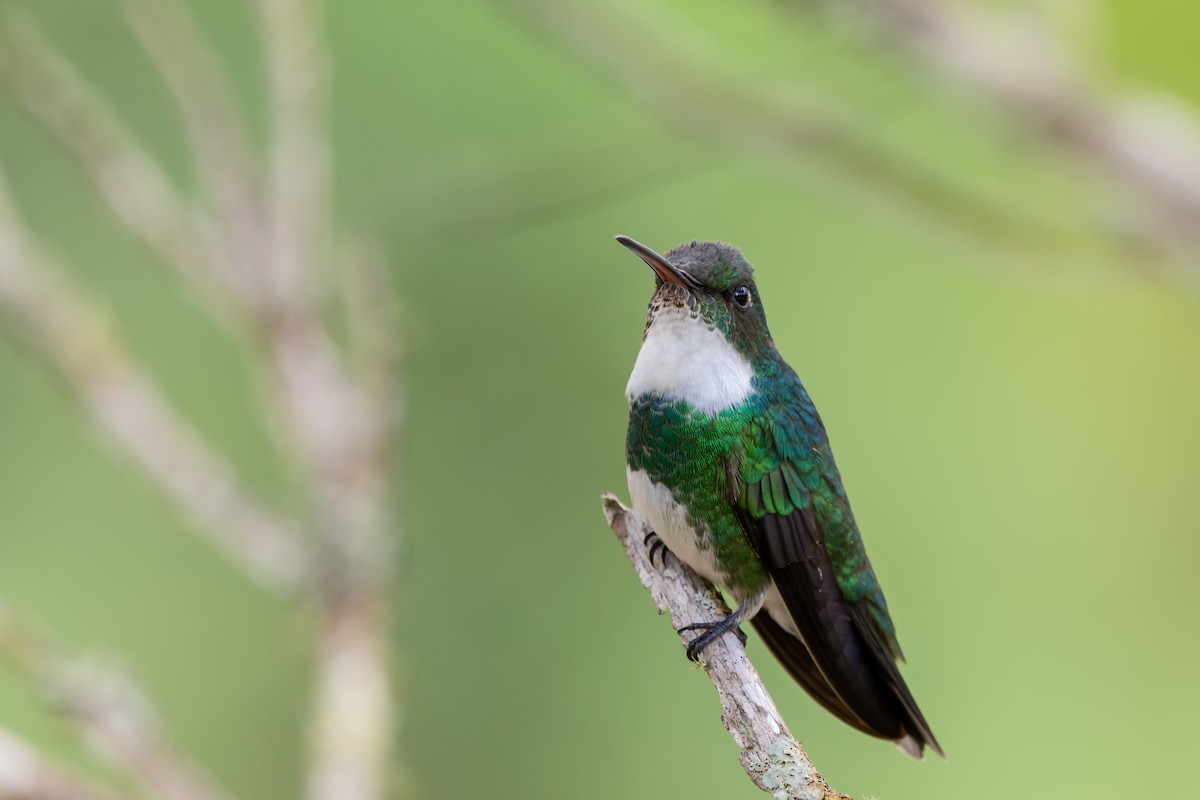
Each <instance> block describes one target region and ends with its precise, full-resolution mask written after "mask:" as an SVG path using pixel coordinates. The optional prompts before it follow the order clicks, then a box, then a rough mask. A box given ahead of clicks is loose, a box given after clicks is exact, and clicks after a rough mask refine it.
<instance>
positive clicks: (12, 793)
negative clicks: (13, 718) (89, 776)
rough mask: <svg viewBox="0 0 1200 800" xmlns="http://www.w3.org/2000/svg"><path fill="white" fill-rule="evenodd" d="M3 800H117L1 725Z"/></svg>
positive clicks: (0, 792)
mask: <svg viewBox="0 0 1200 800" xmlns="http://www.w3.org/2000/svg"><path fill="white" fill-rule="evenodd" d="M0 800H115V799H114V798H113V796H112V795H110V794H107V793H104V792H101V791H100V790H99V789H96V788H93V787H92V786H89V785H88V784H87V783H85V782H84V781H82V780H81V779H80V778H79V777H77V776H75V775H73V774H71V773H70V772H68V771H67V770H66V769H65V768H63V767H61V766H59V765H58V764H55V763H53V762H51V761H50V760H49V759H47V758H46V757H45V756H44V755H42V754H41V753H39V752H38V751H37V749H36V748H34V747H33V746H32V745H31V744H29V743H28V742H26V741H24V740H22V739H20V738H19V737H17V736H16V735H14V734H13V733H12V732H11V731H8V730H5V729H3V728H0Z"/></svg>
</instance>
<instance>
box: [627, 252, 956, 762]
mask: <svg viewBox="0 0 1200 800" xmlns="http://www.w3.org/2000/svg"><path fill="white" fill-rule="evenodd" d="M616 239H617V241H618V242H620V243H621V244H622V245H624V246H625V247H627V248H629V249H630V250H632V251H633V252H634V253H636V254H637V255H638V256H639V257H640V258H641V259H642V261H644V262H646V264H647V265H648V266H649V267H650V269H652V270H653V271H654V276H655V292H654V295H653V297H652V298H651V300H650V305H649V312H648V314H647V317H646V327H645V329H644V331H643V333H642V344H641V349H640V350H639V351H638V356H637V361H636V362H635V363H634V366H633V372H632V373H631V374H630V376H629V383H628V385H627V386H626V388H625V394H626V396H627V398H628V400H629V429H628V434H627V437H626V443H625V454H626V472H627V476H628V481H629V494H630V497H631V499H632V502H633V508H634V510H636V511H637V512H638V513H640V514H641V515H642V516H643V517H645V519H646V520H647V521H648V522H649V523H650V525H651V528H652V529H653V531H654V534H652V535H651V536H649V537H647V544H649V545H650V547H651V556H652V557H653V555H654V550H655V548H656V546H657V547H662V546H665V547H666V548H667V549H669V551H670V552H671V553H672V554H673V555H674V556H675V557H676V558H678V559H679V560H681V561H682V562H683V563H685V564H687V565H688V566H689V567H691V568H692V569H693V570H694V571H695V572H697V573H699V574H700V575H702V576H704V577H705V578H707V579H708V580H710V581H712V582H713V583H715V584H716V585H717V586H719V587H721V588H722V589H723V590H724V591H725V592H726V593H727V594H728V595H729V596H730V597H731V598H732V599H733V600H734V601H736V603H737V608H736V609H735V610H734V611H733V612H732V613H731V614H730V615H729V616H728V617H727V618H725V619H722V620H717V621H715V622H707V623H700V624H697V625H691V626H687V627H686V628H685V629H684V630H694V631H698V632H699V634H698V635H697V636H696V637H695V638H694V639H692V640H691V642H690V643H689V644H688V646H687V656H688V658H690V659H692V660H693V661H697V660H699V658H700V656H701V654H702V652H703V650H704V648H705V647H707V646H708V645H709V644H711V643H712V642H714V641H716V640H717V639H719V638H720V637H721V636H723V635H725V634H727V633H734V634H736V635H738V636H739V638H741V639H742V641H743V642H744V641H745V635H744V634H743V633H742V632H741V629H740V627H739V626H740V625H741V624H742V623H744V622H750V623H751V624H752V625H753V626H754V628H755V630H756V631H757V632H758V635H759V636H761V637H762V639H763V641H764V642H765V643H766V645H767V647H768V648H769V649H770V650H771V652H772V653H773V654H774V655H775V657H776V658H777V659H779V661H780V663H781V664H782V665H783V666H784V668H785V669H786V670H787V671H788V672H789V673H790V674H791V676H792V677H793V678H794V679H795V680H796V681H797V682H798V683H799V684H800V685H801V686H802V687H803V688H804V689H805V690H806V691H807V692H808V693H809V694H810V695H811V696H812V697H813V699H814V700H816V701H817V702H818V703H819V704H820V705H822V706H823V707H824V708H826V709H827V710H828V711H830V712H831V713H833V714H834V715H835V716H836V717H838V718H839V719H841V720H842V721H844V722H846V723H847V724H849V725H851V726H853V727H854V728H857V729H858V730H860V731H862V732H864V733H867V734H870V735H872V736H877V737H879V738H881V739H890V740H892V741H893V742H895V743H896V745H897V746H898V747H899V748H900V749H901V750H902V751H904V752H905V753H907V754H908V755H910V756H912V757H913V758H915V759H918V760H919V759H921V758H922V757H923V755H924V750H925V748H926V747H928V748H930V749H931V750H932V751H934V752H936V753H937V754H938V755H943V757H944V754H943V752H942V748H941V746H940V745H939V744H938V742H937V739H936V738H934V735H933V731H931V730H930V728H929V724H928V723H927V722H926V721H925V717H924V715H922V713H921V710H920V708H918V707H917V703H916V701H915V700H914V699H913V696H912V693H911V692H910V691H909V689H908V686H907V685H906V684H905V683H904V678H902V677H901V675H900V671H899V669H898V667H897V662H902V661H903V660H904V655H903V652H902V651H901V649H900V643H899V641H898V640H897V638H896V629H895V626H894V625H893V623H892V619H891V616H890V615H889V613H888V607H887V602H886V601H885V600H884V597H883V591H882V589H881V588H880V586H879V581H878V579H877V578H876V577H875V571H874V570H873V569H872V568H871V562H870V561H869V560H868V559H867V553H866V550H865V549H864V547H863V542H862V537H861V536H860V535H859V531H858V526H857V524H856V523H855V521H854V514H853V513H851V511H850V502H849V500H848V499H847V497H846V489H845V487H844V486H843V484H842V478H841V476H840V474H839V473H838V468H837V465H836V464H835V463H834V460H833V452H832V450H831V449H830V446H829V437H828V435H827V434H826V432H825V425H824V423H823V422H822V421H821V417H820V415H819V414H817V409H816V407H815V406H814V405H813V401H812V399H811V398H810V397H809V395H808V392H807V391H806V390H805V388H804V385H803V384H802V383H801V382H800V379H799V377H797V375H796V373H795V372H794V371H793V370H792V368H791V367H790V366H788V364H787V362H786V361H784V360H783V356H781V355H780V354H779V351H778V350H777V349H776V348H775V343H774V341H773V340H772V338H771V334H770V331H769V330H768V329H767V318H766V314H765V312H764V310H763V301H762V296H761V295H760V294H759V291H758V287H757V286H756V285H755V282H754V270H753V268H752V267H751V266H750V264H749V263H748V262H747V261H746V259H745V258H744V257H743V256H742V253H741V251H739V250H738V249H737V248H735V247H731V246H730V245H727V244H722V243H719V242H695V241H694V242H691V243H690V244H683V245H680V246H679V247H676V248H675V249H674V250H671V251H669V252H668V253H667V254H666V255H665V256H662V255H659V254H658V253H656V252H655V251H653V250H651V249H650V248H649V247H646V246H645V245H643V244H641V243H639V242H637V241H635V240H633V239H631V238H629V237H627V236H617V237H616ZM664 558H665V556H664Z"/></svg>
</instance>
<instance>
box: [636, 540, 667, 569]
mask: <svg viewBox="0 0 1200 800" xmlns="http://www.w3.org/2000/svg"><path fill="white" fill-rule="evenodd" d="M642 544H644V545H645V546H646V547H648V548H650V566H654V555H655V553H657V554H658V561H659V565H660V568H662V569H666V567H667V554H668V553H670V552H671V551H670V550H668V549H667V544H666V542H664V541H663V540H662V539H660V538H658V534H657V533H655V532H654V531H650V532H649V533H647V534H646V538H644V539H643V540H642Z"/></svg>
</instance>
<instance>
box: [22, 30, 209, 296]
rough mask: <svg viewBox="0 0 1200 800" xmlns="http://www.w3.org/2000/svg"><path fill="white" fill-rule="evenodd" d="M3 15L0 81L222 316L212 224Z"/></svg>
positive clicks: (46, 49) (32, 33)
mask: <svg viewBox="0 0 1200 800" xmlns="http://www.w3.org/2000/svg"><path fill="white" fill-rule="evenodd" d="M3 13H4V18H3V24H0V81H2V82H3V84H4V85H5V86H6V87H7V88H8V90H9V91H10V92H11V93H12V95H13V96H14V97H15V98H16V99H17V100H18V101H19V102H20V103H21V105H22V106H23V107H24V108H25V109H26V111H28V113H29V114H30V115H31V116H33V117H34V118H35V119H36V120H37V121H38V122H39V123H41V125H42V127H43V128H44V129H45V130H46V132H47V133H49V134H50V135H51V136H52V137H53V138H54V139H55V140H56V141H57V142H58V143H59V144H60V145H61V146H62V147H63V148H64V149H65V150H66V151H67V152H68V153H69V154H70V155H71V156H72V157H74V158H75V160H76V162H77V163H78V164H79V168H80V169H81V171H82V172H83V174H84V175H85V176H86V177H87V178H88V180H90V181H91V183H92V185H93V186H94V187H95V189H96V191H97V192H98V193H99V195H100V197H101V198H102V199H103V200H104V202H105V203H107V205H108V207H109V208H110V209H111V210H112V212H113V214H114V215H115V216H116V218H117V219H118V220H120V222H121V224H122V225H123V226H124V227H125V228H126V229H127V230H128V231H130V232H131V233H132V234H133V235H134V236H136V237H137V238H139V239H140V240H141V241H142V242H143V243H145V244H146V245H147V246H148V247H149V248H150V249H151V250H152V251H153V252H154V253H155V254H156V255H157V256H158V257H159V258H160V259H161V260H162V261H163V262H164V264H166V265H168V266H171V267H173V268H174V269H175V270H176V271H177V272H178V273H179V274H181V275H182V276H183V277H184V278H185V279H186V281H187V283H188V285H190V286H191V287H192V288H193V289H195V290H197V291H199V292H200V294H201V295H202V296H203V297H205V298H206V299H208V300H209V301H210V303H211V305H212V308H213V310H214V311H216V312H219V313H222V314H223V313H224V312H225V311H226V310H227V303H226V299H227V298H226V297H225V295H226V293H227V290H228V288H229V287H230V285H231V283H232V275H231V273H230V272H229V271H228V269H227V266H228V265H227V264H226V261H225V259H224V257H223V256H224V253H223V251H222V250H221V249H220V247H219V240H218V239H217V238H216V237H215V235H214V233H213V227H212V224H211V221H210V220H209V219H207V218H206V217H205V216H204V215H203V214H201V213H200V212H198V211H197V210H196V209H194V208H192V207H191V205H190V204H189V203H188V201H187V200H186V199H185V197H184V196H183V195H182V194H181V193H180V192H179V190H178V189H176V188H175V187H174V186H172V185H171V182H170V181H169V180H168V179H167V178H166V176H165V175H163V173H162V170H161V169H160V168H159V166H158V164H157V163H156V162H155V160H154V158H153V157H152V156H151V155H150V154H149V153H148V152H147V151H146V149H145V148H144V147H143V146H142V145H141V144H140V143H139V142H138V141H137V140H136V138H135V137H134V136H133V135H132V134H131V133H130V132H129V131H128V130H127V129H126V128H125V126H124V125H123V124H122V123H121V121H120V120H119V118H118V117H117V115H116V114H115V113H113V111H112V109H111V108H109V106H108V104H107V103H106V102H105V101H104V100H103V98H101V97H100V95H98V94H97V93H96V92H95V91H93V90H92V89H91V88H90V87H89V86H88V85H87V83H86V82H85V81H84V80H83V79H82V78H81V77H80V76H79V75H78V74H77V73H76V72H75V70H74V69H73V68H72V67H71V66H70V64H69V63H68V62H67V61H66V59H64V58H62V57H61V56H60V55H58V53H57V52H56V51H55V49H54V46H53V45H52V44H50V42H48V41H47V40H46V39H44V38H43V37H42V36H41V35H40V34H39V33H38V32H37V31H36V29H35V28H34V27H33V25H32V23H31V22H30V21H29V20H28V19H27V18H26V17H25V16H24V15H23V14H20V13H18V12H16V11H13V10H8V11H5V12H3ZM221 279H224V280H221Z"/></svg>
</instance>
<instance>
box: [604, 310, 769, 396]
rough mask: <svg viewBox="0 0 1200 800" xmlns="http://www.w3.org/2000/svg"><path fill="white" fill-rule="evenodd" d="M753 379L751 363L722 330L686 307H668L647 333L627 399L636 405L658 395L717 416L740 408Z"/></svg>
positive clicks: (635, 365)
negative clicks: (727, 410) (651, 394)
mask: <svg viewBox="0 0 1200 800" xmlns="http://www.w3.org/2000/svg"><path fill="white" fill-rule="evenodd" d="M753 379H754V368H753V367H751V366H750V362H748V361H747V360H746V359H745V357H744V356H743V355H742V354H741V353H739V352H738V351H737V349H736V348H734V346H733V345H731V344H730V343H729V342H728V341H727V340H726V339H725V337H724V336H723V335H722V334H721V332H720V331H718V330H713V329H712V328H710V327H708V325H707V324H706V323H705V322H704V320H703V319H700V318H698V317H693V316H692V315H691V314H690V313H689V312H688V310H687V309H686V308H664V309H663V310H661V311H660V312H659V314H658V316H657V317H656V318H655V320H654V324H653V325H651V326H650V328H649V330H647V331H646V340H645V341H644V342H642V349H641V350H640V351H639V352H638V357H637V363H635V364H634V365H633V373H632V374H631V375H630V376H629V383H628V384H627V385H626V387H625V395H626V397H628V398H629V401H630V402H633V401H634V400H636V399H637V398H638V397H641V396H642V395H644V394H650V393H657V394H660V395H662V396H664V397H669V398H671V399H673V400H682V401H684V402H685V403H687V404H688V405H690V406H691V407H692V408H694V409H696V410H697V411H701V412H703V413H705V414H715V413H717V412H719V411H722V410H724V409H726V408H731V407H733V406H736V405H739V404H741V403H742V402H743V401H744V400H745V399H746V398H747V397H748V396H749V395H750V392H751V391H752V386H751V381H752V380H753Z"/></svg>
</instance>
